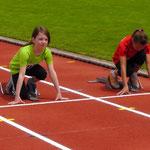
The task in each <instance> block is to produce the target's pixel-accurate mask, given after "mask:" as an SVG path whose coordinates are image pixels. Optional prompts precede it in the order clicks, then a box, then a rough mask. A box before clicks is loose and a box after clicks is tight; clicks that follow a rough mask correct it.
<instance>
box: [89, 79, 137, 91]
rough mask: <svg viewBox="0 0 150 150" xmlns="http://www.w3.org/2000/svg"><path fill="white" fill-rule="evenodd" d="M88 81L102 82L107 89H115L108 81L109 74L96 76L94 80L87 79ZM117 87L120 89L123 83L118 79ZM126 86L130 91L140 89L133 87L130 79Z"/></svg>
mask: <svg viewBox="0 0 150 150" xmlns="http://www.w3.org/2000/svg"><path fill="white" fill-rule="evenodd" d="M88 82H89V83H103V84H105V87H106V88H107V89H115V88H114V87H113V86H112V85H111V83H110V80H109V76H108V77H101V78H100V77H97V78H96V80H95V81H88ZM119 85H120V87H119V89H122V88H123V83H122V82H120V81H119ZM128 87H129V91H132V92H140V90H139V89H138V88H137V87H134V86H133V85H132V83H131V81H130V80H129V81H128Z"/></svg>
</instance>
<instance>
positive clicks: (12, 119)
mask: <svg viewBox="0 0 150 150" xmlns="http://www.w3.org/2000/svg"><path fill="white" fill-rule="evenodd" d="M7 120H11V121H14V120H15V119H14V118H10V119H7ZM0 122H3V120H0Z"/></svg>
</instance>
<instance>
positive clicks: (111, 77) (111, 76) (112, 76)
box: [109, 70, 120, 89]
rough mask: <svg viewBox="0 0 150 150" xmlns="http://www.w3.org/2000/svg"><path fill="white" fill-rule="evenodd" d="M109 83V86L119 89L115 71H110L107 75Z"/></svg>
mask: <svg viewBox="0 0 150 150" xmlns="http://www.w3.org/2000/svg"><path fill="white" fill-rule="evenodd" d="M109 81H110V84H111V86H112V87H113V88H114V89H119V88H120V85H119V82H118V79H117V76H116V74H115V70H111V71H110V73H109Z"/></svg>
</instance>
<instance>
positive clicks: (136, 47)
mask: <svg viewBox="0 0 150 150" xmlns="http://www.w3.org/2000/svg"><path fill="white" fill-rule="evenodd" d="M132 45H133V48H134V50H136V51H140V50H143V49H144V48H145V46H146V44H145V45H141V44H140V43H135V42H134V41H132Z"/></svg>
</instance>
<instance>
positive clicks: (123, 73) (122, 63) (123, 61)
mask: <svg viewBox="0 0 150 150" xmlns="http://www.w3.org/2000/svg"><path fill="white" fill-rule="evenodd" d="M126 63H127V60H126V56H120V66H121V77H122V82H123V85H124V87H123V89H122V90H121V91H120V92H119V93H118V94H117V95H123V94H125V93H129V88H128V84H127V76H126Z"/></svg>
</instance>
